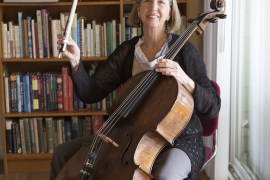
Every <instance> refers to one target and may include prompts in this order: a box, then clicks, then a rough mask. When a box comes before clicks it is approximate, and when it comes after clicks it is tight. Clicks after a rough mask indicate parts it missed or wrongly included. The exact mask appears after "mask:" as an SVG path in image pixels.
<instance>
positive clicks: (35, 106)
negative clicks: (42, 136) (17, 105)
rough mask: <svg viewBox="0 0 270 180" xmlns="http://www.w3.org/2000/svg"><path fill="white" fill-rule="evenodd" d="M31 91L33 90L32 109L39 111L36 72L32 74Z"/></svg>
mask: <svg viewBox="0 0 270 180" xmlns="http://www.w3.org/2000/svg"><path fill="white" fill-rule="evenodd" d="M32 91H33V110H34V111H39V99H38V80H37V74H36V73H34V74H33V75H32Z"/></svg>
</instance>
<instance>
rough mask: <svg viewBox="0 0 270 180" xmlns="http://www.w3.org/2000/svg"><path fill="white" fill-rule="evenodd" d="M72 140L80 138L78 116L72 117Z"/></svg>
mask: <svg viewBox="0 0 270 180" xmlns="http://www.w3.org/2000/svg"><path fill="white" fill-rule="evenodd" d="M71 123H72V124H71V139H76V138H78V116H71Z"/></svg>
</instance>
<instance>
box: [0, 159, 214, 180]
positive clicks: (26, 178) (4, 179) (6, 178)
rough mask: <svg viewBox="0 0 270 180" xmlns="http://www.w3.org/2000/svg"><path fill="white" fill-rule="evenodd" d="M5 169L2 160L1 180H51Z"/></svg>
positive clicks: (202, 179)
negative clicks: (4, 171)
mask: <svg viewBox="0 0 270 180" xmlns="http://www.w3.org/2000/svg"><path fill="white" fill-rule="evenodd" d="M3 169H4V168H3V163H2V160H0V180H49V173H9V174H7V175H4V174H3ZM198 180H210V178H208V177H207V175H206V173H205V172H204V171H202V172H201V173H200V174H199V178H198Z"/></svg>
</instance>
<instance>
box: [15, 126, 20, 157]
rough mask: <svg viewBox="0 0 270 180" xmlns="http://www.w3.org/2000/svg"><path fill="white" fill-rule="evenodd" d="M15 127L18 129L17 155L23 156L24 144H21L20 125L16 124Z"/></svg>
mask: <svg viewBox="0 0 270 180" xmlns="http://www.w3.org/2000/svg"><path fill="white" fill-rule="evenodd" d="M15 127H16V141H17V153H18V154H22V142H21V129H20V124H18V123H16V124H15Z"/></svg>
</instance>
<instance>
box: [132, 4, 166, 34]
mask: <svg viewBox="0 0 270 180" xmlns="http://www.w3.org/2000/svg"><path fill="white" fill-rule="evenodd" d="M170 11H171V8H170V3H169V0H142V1H141V3H140V4H139V5H137V12H138V16H139V17H140V19H141V21H142V23H143V27H144V28H150V29H153V28H165V21H166V20H169V19H170ZM164 32H165V30H164Z"/></svg>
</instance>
